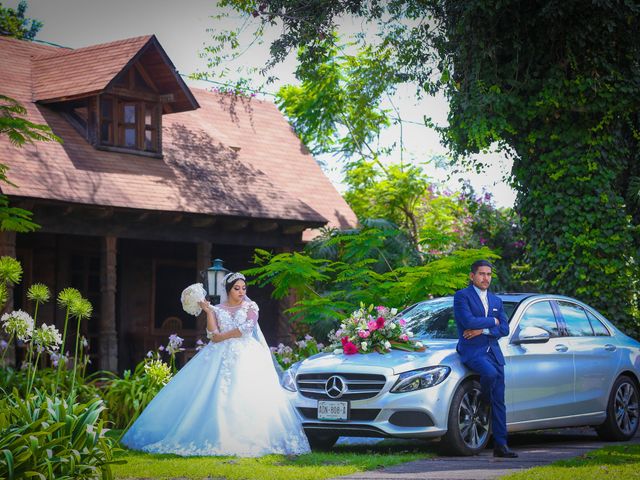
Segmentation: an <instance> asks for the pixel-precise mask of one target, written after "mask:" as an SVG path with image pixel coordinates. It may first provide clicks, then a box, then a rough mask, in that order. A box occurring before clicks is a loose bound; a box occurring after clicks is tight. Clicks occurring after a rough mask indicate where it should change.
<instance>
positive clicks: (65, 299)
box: [58, 287, 82, 308]
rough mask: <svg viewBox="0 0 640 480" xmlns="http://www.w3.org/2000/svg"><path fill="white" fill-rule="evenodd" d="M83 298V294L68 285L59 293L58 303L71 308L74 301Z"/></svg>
mask: <svg viewBox="0 0 640 480" xmlns="http://www.w3.org/2000/svg"><path fill="white" fill-rule="evenodd" d="M81 299H82V294H81V293H80V292H79V291H78V290H76V289H75V288H72V287H67V288H65V289H64V290H62V291H61V292H60V293H59V294H58V304H59V305H60V306H61V307H65V308H71V304H72V303H73V302H74V301H79V300H81Z"/></svg>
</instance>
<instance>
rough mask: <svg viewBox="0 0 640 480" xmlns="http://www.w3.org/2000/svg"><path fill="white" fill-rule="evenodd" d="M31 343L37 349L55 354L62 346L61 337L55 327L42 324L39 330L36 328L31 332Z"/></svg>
mask: <svg viewBox="0 0 640 480" xmlns="http://www.w3.org/2000/svg"><path fill="white" fill-rule="evenodd" d="M33 343H34V344H35V345H37V346H38V348H42V349H47V350H49V351H50V352H55V351H56V350H58V349H59V348H60V344H62V336H61V335H60V332H59V331H58V329H57V328H56V327H55V325H46V324H42V325H41V326H40V328H36V329H35V330H34V331H33Z"/></svg>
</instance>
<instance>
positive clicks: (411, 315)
mask: <svg viewBox="0 0 640 480" xmlns="http://www.w3.org/2000/svg"><path fill="white" fill-rule="evenodd" d="M503 305H504V311H505V313H506V314H507V318H508V319H511V316H512V315H513V311H514V310H515V307H516V305H517V304H516V303H514V302H504V303H503ZM398 318H404V319H405V320H406V322H407V329H408V330H411V331H412V332H413V334H414V336H415V337H417V338H421V339H433V338H449V339H457V338H458V329H457V328H456V321H455V319H454V317H453V297H444V298H436V299H433V300H427V301H425V302H421V303H416V304H415V305H412V306H411V307H409V308H407V309H406V310H404V311H402V312H401V313H400V314H399V315H398Z"/></svg>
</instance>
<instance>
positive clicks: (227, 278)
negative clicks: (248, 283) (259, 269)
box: [222, 272, 246, 283]
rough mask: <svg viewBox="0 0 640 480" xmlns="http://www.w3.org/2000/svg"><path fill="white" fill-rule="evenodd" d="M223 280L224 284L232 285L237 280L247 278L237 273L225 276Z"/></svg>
mask: <svg viewBox="0 0 640 480" xmlns="http://www.w3.org/2000/svg"><path fill="white" fill-rule="evenodd" d="M222 280H223V281H224V283H231V282H235V281H236V280H246V278H245V276H244V275H243V274H241V273H240V272H236V273H233V272H229V273H227V274H226V275H225V276H224V278H223V279H222Z"/></svg>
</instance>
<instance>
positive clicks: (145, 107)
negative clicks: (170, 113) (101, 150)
mask: <svg viewBox="0 0 640 480" xmlns="http://www.w3.org/2000/svg"><path fill="white" fill-rule="evenodd" d="M160 119H161V109H160V103H159V102H155V103H154V102H150V101H144V100H135V99H132V98H122V97H118V96H116V95H101V96H100V122H99V123H100V139H99V146H103V147H115V148H126V149H132V150H139V151H144V152H149V153H160V134H159V132H160Z"/></svg>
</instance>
